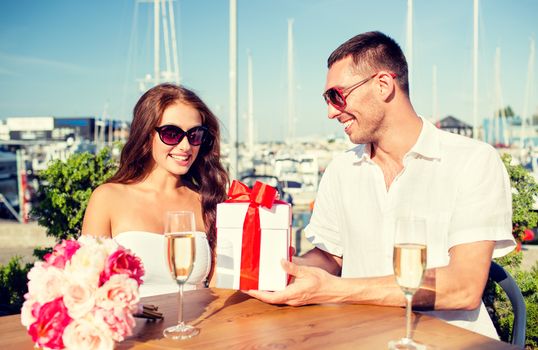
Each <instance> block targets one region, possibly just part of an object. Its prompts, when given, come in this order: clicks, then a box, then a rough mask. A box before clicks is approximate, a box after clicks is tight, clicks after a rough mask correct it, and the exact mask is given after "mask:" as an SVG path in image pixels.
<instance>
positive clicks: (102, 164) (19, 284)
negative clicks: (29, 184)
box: [0, 148, 117, 316]
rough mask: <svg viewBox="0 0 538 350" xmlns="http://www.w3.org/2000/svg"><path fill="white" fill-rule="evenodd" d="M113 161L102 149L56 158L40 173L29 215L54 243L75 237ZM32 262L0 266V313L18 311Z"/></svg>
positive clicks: (46, 250) (37, 254) (38, 251)
mask: <svg viewBox="0 0 538 350" xmlns="http://www.w3.org/2000/svg"><path fill="white" fill-rule="evenodd" d="M116 168H117V164H116V162H115V161H114V159H113V157H112V155H111V150H110V149H108V148H105V149H103V150H102V151H101V152H99V153H98V154H96V155H93V154H91V153H77V154H74V155H72V156H71V157H69V158H68V159H67V160H66V161H65V162H63V161H60V160H56V161H53V162H52V163H50V165H49V167H48V168H47V169H46V170H44V171H43V172H42V173H41V174H40V180H41V183H42V186H41V188H40V193H39V198H38V205H37V206H36V207H34V208H33V210H32V212H31V215H32V217H34V218H37V221H38V223H39V225H41V226H44V227H45V228H46V230H47V235H49V236H52V237H54V238H55V239H56V241H57V242H60V241H62V240H63V239H67V238H75V239H76V238H78V236H79V235H80V233H81V229H82V219H83V218H84V211H85V210H86V206H87V205H88V200H89V199H90V195H91V193H92V191H93V190H94V189H95V188H96V187H97V186H99V185H100V184H101V183H103V182H104V181H105V180H107V179H108V178H109V177H110V176H112V175H113V174H114V173H115V172H116ZM51 250H52V248H47V247H43V248H36V249H35V250H34V257H35V258H36V259H38V260H42V259H43V256H44V255H45V254H47V253H50V252H51ZM32 265H33V264H27V265H24V266H23V265H22V263H21V258H20V257H14V258H12V259H11V261H10V262H9V263H8V264H7V265H6V266H0V316H3V315H9V314H14V313H19V312H20V309H21V307H22V303H23V302H24V294H26V292H27V291H28V286H27V283H28V280H27V278H26V275H27V273H28V271H29V270H30V268H31V267H32Z"/></svg>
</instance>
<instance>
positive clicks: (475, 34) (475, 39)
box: [473, 0, 478, 139]
mask: <svg viewBox="0 0 538 350" xmlns="http://www.w3.org/2000/svg"><path fill="white" fill-rule="evenodd" d="M473 138H474V139H478V0H474V2H473Z"/></svg>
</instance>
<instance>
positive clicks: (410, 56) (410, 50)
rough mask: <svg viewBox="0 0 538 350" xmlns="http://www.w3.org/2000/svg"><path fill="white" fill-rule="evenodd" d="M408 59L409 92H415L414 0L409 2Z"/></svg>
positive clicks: (408, 0)
mask: <svg viewBox="0 0 538 350" xmlns="http://www.w3.org/2000/svg"><path fill="white" fill-rule="evenodd" d="M405 43H406V49H405V51H406V53H405V55H406V57H407V70H408V74H407V76H408V81H409V91H410V92H412V91H413V88H412V87H413V85H412V82H413V0H407V31H406V41H405Z"/></svg>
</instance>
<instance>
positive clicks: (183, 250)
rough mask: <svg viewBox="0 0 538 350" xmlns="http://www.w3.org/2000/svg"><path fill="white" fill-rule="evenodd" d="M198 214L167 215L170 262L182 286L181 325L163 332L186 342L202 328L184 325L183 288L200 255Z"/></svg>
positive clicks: (179, 213) (180, 302)
mask: <svg viewBox="0 0 538 350" xmlns="http://www.w3.org/2000/svg"><path fill="white" fill-rule="evenodd" d="M195 230H196V226H195V223H194V213H193V212H192V211H170V212H167V213H166V221H165V228H164V237H165V253H166V262H167V264H168V269H169V270H170V274H171V275H172V278H174V279H175V280H176V282H177V284H178V285H179V294H178V298H179V301H178V302H179V310H178V323H177V325H176V326H172V327H168V328H166V329H165V330H164V331H163V335H164V336H165V337H166V338H170V339H175V340H182V339H188V338H191V337H194V336H195V335H197V334H198V333H200V329H199V328H195V327H193V326H190V325H187V324H185V322H183V285H184V284H185V282H186V281H187V279H188V278H189V276H190V274H191V273H192V269H193V266H194V259H195V256H196V243H195Z"/></svg>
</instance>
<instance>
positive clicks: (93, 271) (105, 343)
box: [21, 236, 144, 349]
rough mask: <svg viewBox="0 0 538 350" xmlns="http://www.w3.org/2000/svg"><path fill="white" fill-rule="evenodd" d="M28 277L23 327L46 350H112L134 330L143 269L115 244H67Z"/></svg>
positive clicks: (99, 240)
mask: <svg viewBox="0 0 538 350" xmlns="http://www.w3.org/2000/svg"><path fill="white" fill-rule="evenodd" d="M44 260H45V261H38V262H36V263H35V265H34V267H33V268H32V269H31V270H30V271H29V272H28V280H29V281H28V293H27V294H25V296H24V298H25V299H26V301H25V302H24V304H23V306H22V310H21V322H22V324H23V325H24V326H25V327H26V328H27V329H28V334H29V335H30V336H31V337H32V340H33V341H34V342H35V343H36V345H37V346H39V347H43V348H45V349H64V348H68V349H112V348H113V347H114V341H122V340H123V339H124V337H125V336H128V335H130V334H131V331H132V328H133V327H134V325H135V321H134V318H133V315H132V314H133V312H135V311H136V309H137V306H138V301H139V294H138V287H139V286H140V284H141V283H142V276H143V275H144V267H143V266H142V262H141V260H140V259H139V258H138V257H136V256H134V255H133V254H132V253H131V252H130V251H129V250H127V249H125V248H123V247H122V246H120V245H118V244H117V243H116V242H115V241H114V240H112V239H108V238H105V239H102V238H94V237H88V236H81V237H80V238H79V239H78V240H64V241H63V242H62V243H60V244H58V245H57V246H56V247H54V250H53V252H52V253H51V254H47V255H45V257H44Z"/></svg>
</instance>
